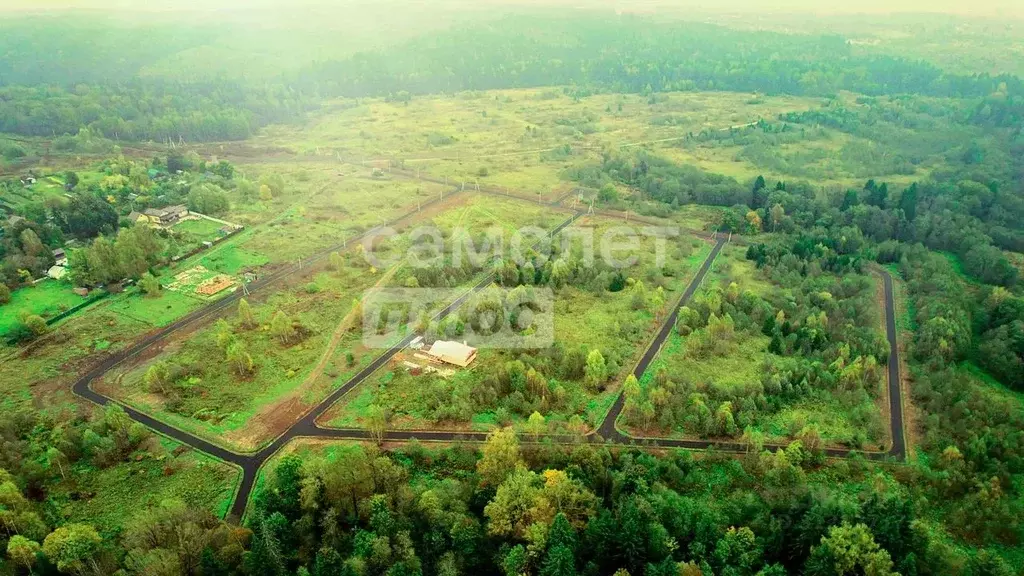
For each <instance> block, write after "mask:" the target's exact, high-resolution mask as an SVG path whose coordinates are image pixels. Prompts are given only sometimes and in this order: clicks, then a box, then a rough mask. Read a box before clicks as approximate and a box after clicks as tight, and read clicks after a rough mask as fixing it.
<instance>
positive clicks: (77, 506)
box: [47, 438, 238, 536]
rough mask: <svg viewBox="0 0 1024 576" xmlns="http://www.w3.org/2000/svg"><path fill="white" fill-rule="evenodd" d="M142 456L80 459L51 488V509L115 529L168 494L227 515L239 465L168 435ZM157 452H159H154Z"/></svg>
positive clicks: (112, 531) (103, 529)
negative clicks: (99, 461) (110, 462)
mask: <svg viewBox="0 0 1024 576" xmlns="http://www.w3.org/2000/svg"><path fill="white" fill-rule="evenodd" d="M151 443H153V444H157V445H159V446H158V447H156V448H154V449H153V450H151V452H150V453H148V454H146V455H145V456H143V457H142V458H140V459H138V460H134V461H130V462H122V463H119V464H116V465H114V466H111V467H110V468H106V469H95V468H92V467H91V466H88V465H84V464H81V465H78V466H76V467H75V468H74V469H73V470H72V471H71V473H70V474H69V475H68V478H67V480H64V481H62V482H59V483H58V484H57V485H56V486H55V488H54V489H53V490H51V492H50V494H49V497H48V499H47V504H48V506H49V513H50V514H52V515H53V516H54V517H56V518H59V519H60V520H61V521H62V522H87V523H89V524H91V525H93V526H95V527H96V528H97V529H98V530H99V531H100V532H101V533H102V534H105V535H110V536H113V535H116V534H118V533H119V532H120V531H121V530H122V529H123V528H124V527H125V526H126V525H127V523H128V522H130V521H131V520H132V519H133V518H135V517H136V516H137V514H138V512H139V510H141V509H143V508H147V507H151V506H158V505H160V503H161V502H163V501H165V500H167V499H176V500H180V501H182V502H184V503H186V504H188V505H190V506H194V507H197V508H203V509H207V510H210V511H211V512H213V513H214V514H215V515H218V516H221V517H223V516H224V515H226V514H227V511H228V507H229V506H230V503H231V500H232V498H233V496H234V493H235V486H236V483H237V481H238V471H237V470H236V469H235V468H233V467H231V466H229V465H227V464H224V463H222V462H219V461H217V460H214V459H212V458H210V457H208V456H205V455H202V454H199V453H197V452H195V451H193V450H189V449H184V450H182V449H181V448H180V445H179V444H177V443H175V442H172V441H170V440H165V439H159V438H155V439H153V440H152V441H151ZM154 454H156V455H154Z"/></svg>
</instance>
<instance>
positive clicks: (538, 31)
mask: <svg viewBox="0 0 1024 576" xmlns="http://www.w3.org/2000/svg"><path fill="white" fill-rule="evenodd" d="M853 70H855V71H856V72H851V71H853ZM300 81H301V82H302V83H303V84H304V85H305V86H308V87H310V88H314V89H316V90H319V91H321V92H324V93H330V94H337V95H343V96H352V97H358V96H378V95H386V94H389V93H393V94H397V93H399V92H407V93H413V94H420V93H436V92H455V91H459V90H488V89H497V88H520V87H537V86H557V85H572V86H576V87H578V89H577V92H576V93H577V94H581V95H584V94H586V93H587V91H588V90H606V91H612V92H634V93H636V92H652V91H670V90H729V91H737V92H763V93H768V94H801V95H816V96H821V95H829V94H835V93H837V92H839V91H841V90H851V91H856V92H861V93H865V94H901V93H917V94H928V95H934V96H954V97H967V98H980V97H987V96H989V95H990V94H993V93H997V92H999V91H1000V90H1003V92H1004V93H1006V94H1009V95H1012V96H1011V98H1019V97H1020V96H1021V95H1022V94H1024V85H1022V83H1021V81H1020V80H1019V79H1018V78H1016V77H1013V76H1008V75H1004V76H998V77H991V76H988V75H984V74H983V75H975V76H958V75H952V74H944V73H943V72H942V71H941V70H940V69H938V68H936V67H935V66H933V65H930V64H927V63H924V62H919V61H909V60H903V59H898V58H892V57H887V56H863V55H862V56H858V55H856V54H855V53H854V51H853V49H852V48H851V46H850V45H849V44H848V43H847V42H846V40H845V39H843V38H841V37H838V36H813V35H788V34H781V33H774V32H765V31H749V30H733V29H729V28H723V27H719V26H714V25H708V24H699V23H661V22H656V21H653V20H651V19H647V18H643V17H635V16H624V17H619V18H602V17H588V16H580V15H574V16H573V17H572V18H557V17H523V16H510V17H507V18H503V19H500V20H497V21H495V22H492V23H489V24H478V25H475V26H473V27H460V28H459V29H457V30H451V31H449V32H447V33H441V34H435V35H431V36H429V37H424V38H417V39H414V40H412V41H410V42H408V43H406V44H404V45H401V46H398V47H394V48H391V49H387V50H383V51H378V52H367V53H361V54H357V55H355V56H353V57H351V58H349V59H346V60H340V61H332V62H325V63H322V64H318V65H315V66H313V67H311V68H310V69H309V70H307V71H306V72H305V73H304V74H303V75H302V77H301V78H300ZM1000 110H1001V109H1000ZM985 118H986V119H987V120H988V121H993V122H996V123H999V124H1000V125H1004V126H1010V125H1011V124H1005V123H1004V122H1006V121H1009V120H1010V119H1011V116H1010V115H1007V114H1003V113H1002V112H998V113H993V112H991V111H990V112H989V113H988V114H986V115H985Z"/></svg>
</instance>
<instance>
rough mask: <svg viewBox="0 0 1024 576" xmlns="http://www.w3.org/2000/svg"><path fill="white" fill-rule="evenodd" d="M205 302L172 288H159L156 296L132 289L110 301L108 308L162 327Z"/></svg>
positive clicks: (139, 320) (133, 318)
mask: <svg viewBox="0 0 1024 576" xmlns="http://www.w3.org/2000/svg"><path fill="white" fill-rule="evenodd" d="M205 303H206V302H205V301H204V300H203V299H201V298H199V297H196V296H190V295H188V294H185V293H183V292H175V291H173V290H161V291H160V294H159V295H158V296H146V295H145V294H143V293H142V292H141V290H137V289H132V290H129V291H128V292H127V293H126V294H125V295H124V296H122V297H119V298H117V299H116V300H113V301H111V302H110V305H109V306H108V309H109V310H110V311H111V312H116V313H118V314H121V315H122V316H125V317H127V318H130V319H132V320H136V321H138V322H143V323H146V324H149V325H151V326H154V327H157V328H162V327H164V326H167V325H168V324H171V323H172V322H174V321H175V320H177V319H178V318H181V317H182V316H184V315H186V314H188V313H189V312H192V311H193V310H197V309H198V308H200V307H201V306H203V304H205Z"/></svg>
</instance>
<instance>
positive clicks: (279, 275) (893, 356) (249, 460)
mask: <svg viewBox="0 0 1024 576" xmlns="http://www.w3.org/2000/svg"><path fill="white" fill-rule="evenodd" d="M402 175H403V176H404V175H406V174H402ZM417 177H419V179H421V180H429V181H432V182H435V183H439V184H448V185H449V186H451V184H449V183H448V182H447V181H441V180H440V179H435V178H428V177H425V176H419V175H418V174H417ZM480 191H481V192H484V193H487V194H496V195H501V196H506V195H507V193H503V192H501V191H497V190H485V189H482V188H481V189H480ZM519 199H520V200H526V199H525V198H521V197H520V198H519ZM438 201H439V200H433V201H431V202H429V203H427V204H424V205H422V206H421V207H420V208H422V207H425V206H427V205H429V204H432V203H434V202H438ZM552 207H554V206H552ZM416 211H418V210H414V211H412V212H410V213H407V214H403V215H402V216H400V217H398V218H396V219H394V220H392V222H390V223H389V224H388V225H390V224H393V223H396V222H398V221H401V220H403V219H406V218H408V217H410V216H412V215H414V214H415V212H416ZM583 215H584V214H583V213H582V212H574V213H573V215H572V216H571V217H569V219H567V220H566V221H564V222H562V223H561V224H560V225H559V226H558V227H556V228H555V229H554V230H552V231H551V232H550V236H554V235H555V234H557V233H559V232H560V231H562V230H563V229H564V228H566V227H567V226H570V225H571V224H573V223H574V222H575V221H576V219H577V218H579V217H580V216H583ZM379 229H380V227H375V228H371V229H370V230H368V231H366V232H365V233H364V234H362V235H360V236H358V237H356V238H351V239H348V240H347V241H346V242H345V243H344V244H341V245H337V246H331V247H329V248H326V249H324V250H322V251H320V252H318V253H316V254H314V255H313V256H310V257H309V258H307V259H306V260H304V261H303V262H302V264H301V265H298V264H296V265H293V266H290V267H288V268H285V269H282V270H279V271H277V272H275V273H273V274H271V275H269V276H267V277H265V278H261V279H259V280H258V281H256V282H253V283H251V284H249V286H248V290H249V292H250V293H252V292H256V291H260V290H266V289H267V288H268V287H269V286H271V285H272V284H274V283H276V282H278V281H279V280H282V279H284V278H286V277H288V276H291V275H293V274H296V273H299V272H300V270H301V267H302V266H309V265H310V264H313V263H315V262H317V261H319V260H322V259H323V258H326V257H327V255H328V254H330V253H331V252H333V251H336V250H342V249H344V248H345V247H347V245H348V244H350V243H353V242H358V241H359V240H360V239H362V238H365V237H366V236H368V235H369V234H372V233H374V232H375V231H377V230H379ZM701 235H702V236H704V237H709V236H710V238H711V239H713V240H714V241H715V245H714V248H713V249H712V250H711V253H710V254H709V255H708V257H707V258H706V259H705V260H704V262H703V263H702V264H701V266H700V268H699V269H698V270H697V273H696V274H695V275H694V277H693V279H692V280H691V281H690V284H689V285H688V286H687V288H686V290H685V291H684V292H683V294H682V296H681V297H680V299H679V301H678V302H677V303H676V305H675V306H674V307H673V309H672V311H671V313H670V314H669V315H668V317H667V318H666V320H665V322H664V323H663V324H662V326H661V328H660V329H659V330H658V332H657V333H656V335H655V337H654V339H653V340H652V342H651V344H650V345H649V346H648V348H647V349H646V350H645V351H644V354H643V355H642V356H641V358H640V361H639V362H638V363H637V365H636V367H635V368H634V369H633V375H634V376H635V377H636V378H637V379H640V378H641V377H642V376H643V375H644V373H645V372H646V371H647V369H648V367H649V366H650V364H651V362H653V361H654V359H655V358H656V357H657V355H658V353H659V351H660V350H661V347H662V345H663V344H664V343H665V341H666V340H667V339H668V337H669V336H670V335H671V333H672V330H673V329H674V328H675V324H676V319H677V318H678V315H679V310H680V309H681V308H682V307H683V306H685V305H686V304H687V303H688V302H689V300H690V298H692V297H693V294H694V293H695V292H696V291H697V289H698V288H699V287H700V285H701V283H702V282H703V280H704V277H705V276H706V275H707V273H708V271H709V270H710V269H711V266H712V264H713V263H714V260H715V258H716V257H717V256H718V254H719V253H720V252H721V251H722V248H723V247H724V246H725V244H726V243H727V242H728V241H727V240H726V239H725V238H718V237H716V235H710V234H708V233H706V232H705V233H703V234H701ZM878 273H879V274H880V275H881V276H882V279H883V281H884V285H885V316H886V337H887V339H888V341H889V360H888V396H889V398H888V400H889V405H890V428H891V435H892V447H891V448H890V449H889V450H888V451H887V452H866V453H862V454H863V455H864V456H865V457H866V458H868V459H872V460H887V459H894V460H903V459H904V458H905V456H906V441H905V437H904V432H903V409H902V402H901V395H902V391H901V380H900V362H899V346H898V340H897V332H896V314H895V303H894V299H893V285H892V277H891V276H890V275H889V273H888V272H887V271H885V270H879V271H878ZM493 280H494V275H493V274H491V275H489V276H487V277H486V278H484V279H482V280H481V281H480V282H478V283H477V284H476V285H474V286H473V287H472V288H471V289H469V290H468V291H467V292H466V293H464V294H463V295H462V296H460V297H459V298H458V299H456V300H455V301H453V302H452V303H450V304H449V305H448V306H446V307H445V308H444V309H442V310H441V311H440V312H438V313H437V314H436V315H435V316H434V320H441V319H443V318H445V317H446V316H448V315H449V314H451V313H452V312H454V311H456V310H457V309H458V308H459V307H460V306H461V305H462V304H463V303H465V302H466V301H467V300H468V299H469V298H470V297H471V296H472V295H473V294H475V293H477V292H479V291H481V290H483V289H484V288H486V287H487V286H490V285H491V283H492V282H493ZM241 298H242V294H241V292H238V291H236V292H234V293H232V294H231V295H228V296H226V297H224V298H222V299H220V300H218V301H216V302H213V303H211V304H209V305H207V306H206V307H204V308H201V309H199V310H197V311H195V312H192V313H191V314H189V315H187V316H185V317H183V318H181V319H180V320H178V321H176V322H174V323H173V324H171V325H169V326H167V327H165V328H163V329H161V330H159V331H157V332H154V333H153V334H150V335H149V336H146V337H145V338H143V339H142V340H140V341H138V342H136V343H135V344H133V345H132V346H130V347H128V348H126V349H125V350H122V351H121V352H118V353H116V354H113V355H111V356H110V357H108V358H106V359H105V360H103V361H102V362H100V363H99V364H98V365H96V366H95V367H93V368H92V369H91V370H89V371H88V372H87V373H86V374H84V375H82V376H81V377H80V378H79V379H78V380H77V381H76V382H75V383H74V384H73V385H72V390H73V391H74V393H75V394H77V395H78V396H80V397H82V398H84V399H86V400H89V401H90V402H93V403H95V404H98V405H100V406H105V405H107V404H111V403H116V404H118V405H120V406H121V407H122V408H124V410H125V412H127V413H128V415H129V416H130V417H131V418H132V419H133V420H135V421H137V422H139V423H141V424H144V425H146V426H148V427H149V428H151V429H153V430H155V431H156V432H158V433H160V434H163V435H165V436H167V437H169V438H172V439H174V440H176V441H178V442H180V443H182V444H185V445H187V446H190V447H191V448H194V449H196V450H199V451H201V452H205V453H207V454H209V455H211V456H213V457H215V458H219V459H221V460H223V461H225V462H228V463H230V464H233V465H235V466H237V467H239V468H240V469H241V471H242V478H241V481H240V483H239V486H238V490H237V492H236V494H235V499H234V502H233V504H232V506H231V510H230V514H231V516H233V517H234V518H236V519H241V518H242V516H243V514H244V512H245V507H246V505H247V503H248V501H249V497H250V495H251V494H252V490H253V486H254V485H255V482H256V477H257V475H258V473H259V470H260V468H261V467H262V466H263V464H264V463H265V462H266V461H267V460H269V459H270V458H271V457H272V456H273V455H274V454H275V453H277V451H278V450H280V449H281V448H282V447H284V446H285V445H286V444H288V443H289V442H291V441H292V440H294V439H296V438H324V439H337V440H369V439H371V435H370V433H369V431H367V430H364V429H339V428H322V427H320V426H319V425H318V424H317V422H316V420H317V419H318V418H319V417H320V416H322V415H323V414H324V413H325V412H326V411H327V410H328V409H329V408H330V407H331V406H332V405H333V404H334V403H335V402H337V401H338V400H339V399H341V398H342V397H343V396H344V395H345V394H347V393H348V392H350V391H351V390H352V389H353V388H355V387H356V386H358V385H359V384H360V383H362V382H363V381H364V380H366V378H368V377H369V376H370V375H372V374H373V373H374V372H376V371H377V370H378V369H380V368H381V367H382V366H384V365H386V364H387V363H388V362H389V361H390V360H391V359H392V358H393V357H394V356H395V355H396V354H398V352H400V351H401V350H403V349H404V348H405V347H406V346H408V345H409V343H410V342H411V341H412V340H413V338H414V337H415V334H410V335H409V336H407V337H405V338H404V339H403V340H401V341H400V342H398V343H397V344H395V345H394V346H392V347H391V348H389V349H387V350H386V351H385V352H384V353H383V354H381V355H380V356H378V357H377V358H376V359H374V360H373V362H371V363H370V364H369V365H367V366H366V367H365V368H363V369H362V370H360V371H359V372H358V373H357V374H356V375H355V376H353V377H352V378H351V379H350V380H348V381H347V382H346V383H345V384H343V385H342V386H341V387H339V388H338V389H336V390H334V391H333V392H332V393H331V394H329V395H328V396H327V397H326V398H324V399H323V400H322V401H321V402H320V403H319V404H317V405H316V406H314V407H313V408H311V409H310V410H309V411H308V412H306V414H305V415H303V417H302V418H301V419H300V420H298V421H297V422H296V423H295V424H293V425H292V426H291V427H290V428H288V430H286V431H285V432H284V433H283V434H281V435H280V436H278V437H277V438H276V439H274V440H273V441H272V442H271V443H270V444H268V445H267V446H266V447H264V448H263V449H261V450H259V451H258V452H256V453H251V454H239V453H236V452H232V451H231V450H228V449H226V448H224V447H221V446H218V445H216V444H214V443H212V442H209V441H207V440H204V439H202V438H199V437H197V436H195V435H193V434H191V433H189V432H186V431H184V430H181V429H179V428H175V427H174V426H171V425H170V424H167V423H165V422H161V421H159V420H157V419H156V418H153V417H152V416H150V415H148V414H145V413H143V412H140V411H138V410H136V409H134V408H131V407H130V406H127V405H125V404H124V403H122V402H119V401H117V400H114V399H112V398H109V397H107V396H104V395H103V394H100V393H98V392H96V391H94V390H93V389H92V388H91V384H92V382H93V381H94V380H96V379H97V378H100V377H102V376H104V375H105V374H106V373H107V372H109V371H110V370H112V369H113V368H115V367H116V366H118V365H119V364H121V363H122V362H124V361H126V360H128V359H130V358H132V357H133V356H135V355H137V354H139V353H141V352H143V351H144V350H146V349H147V348H149V347H150V346H153V345H155V344H157V343H159V342H161V341H163V340H164V339H166V338H167V337H168V336H170V335H171V334H172V333H174V332H176V331H178V330H181V329H183V328H186V327H188V326H192V325H194V324H197V323H199V322H201V321H202V320H204V319H206V318H209V317H212V316H215V315H217V314H220V313H223V312H225V311H226V310H227V309H228V308H229V307H230V306H232V305H233V304H235V303H236V302H237V301H238V300H240V299H241ZM624 404H625V398H624V396H623V395H622V394H621V393H620V394H619V396H618V397H617V398H616V400H615V403H614V404H613V405H612V408H611V409H610V410H609V412H608V414H607V415H606V416H605V418H604V420H603V421H602V422H601V424H600V426H598V427H597V429H596V430H595V431H593V432H591V433H590V434H589V435H587V436H586V437H585V438H584V440H585V441H588V442H608V443H612V444H625V445H629V444H639V445H644V446H649V447H657V448H685V449H691V450H703V449H707V448H715V449H719V450H724V451H730V452H744V451H746V450H747V446H746V445H744V444H741V443H739V442H735V441H724V442H723V441H716V440H696V439H694V440H687V439H669V438H646V437H632V436H628V435H626V434H624V433H622V432H620V431H619V430H618V428H616V421H617V420H618V417H619V415H620V414H621V412H622V409H623V406H624ZM413 438H415V439H418V440H422V441H443V442H459V441H467V442H483V441H484V440H486V438H487V434H486V433H483V432H451V431H441V430H426V431H423V430H417V431H402V430H390V431H387V432H385V434H384V440H388V441H406V440H411V439H413ZM545 438H546V439H547V440H550V441H552V442H554V443H571V442H576V441H578V439H575V438H570V437H566V436H554V435H552V436H547V437H545ZM765 448H767V449H772V450H774V449H779V448H783V446H778V445H766V446H765ZM853 452H854V451H852V450H844V449H828V450H826V451H825V453H826V454H827V455H828V456H830V457H848V456H850V455H851V454H852V453H853Z"/></svg>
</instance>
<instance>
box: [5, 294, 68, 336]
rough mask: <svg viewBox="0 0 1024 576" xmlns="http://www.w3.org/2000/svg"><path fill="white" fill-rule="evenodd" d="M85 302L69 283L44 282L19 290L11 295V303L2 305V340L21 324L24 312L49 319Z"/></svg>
mask: <svg viewBox="0 0 1024 576" xmlns="http://www.w3.org/2000/svg"><path fill="white" fill-rule="evenodd" d="M84 301H85V299H84V298H82V297H81V296H79V295H77V294H75V293H74V292H72V290H71V284H69V283H67V282H61V281H57V280H44V281H43V282H40V283H39V284H33V285H31V286H26V287H24V288H19V289H17V290H15V291H14V292H12V293H11V301H10V302H8V303H7V304H3V305H0V338H2V337H3V336H4V335H5V334H7V332H8V331H9V330H10V329H11V328H13V327H14V326H15V325H16V324H18V323H19V322H21V319H20V318H19V316H20V315H21V314H22V313H23V312H24V313H26V314H38V315H39V316H42V317H43V319H49V318H52V317H54V316H56V315H58V314H60V313H61V312H64V311H65V310H67V309H69V308H71V307H73V306H76V305H78V304H81V303H82V302H84Z"/></svg>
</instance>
